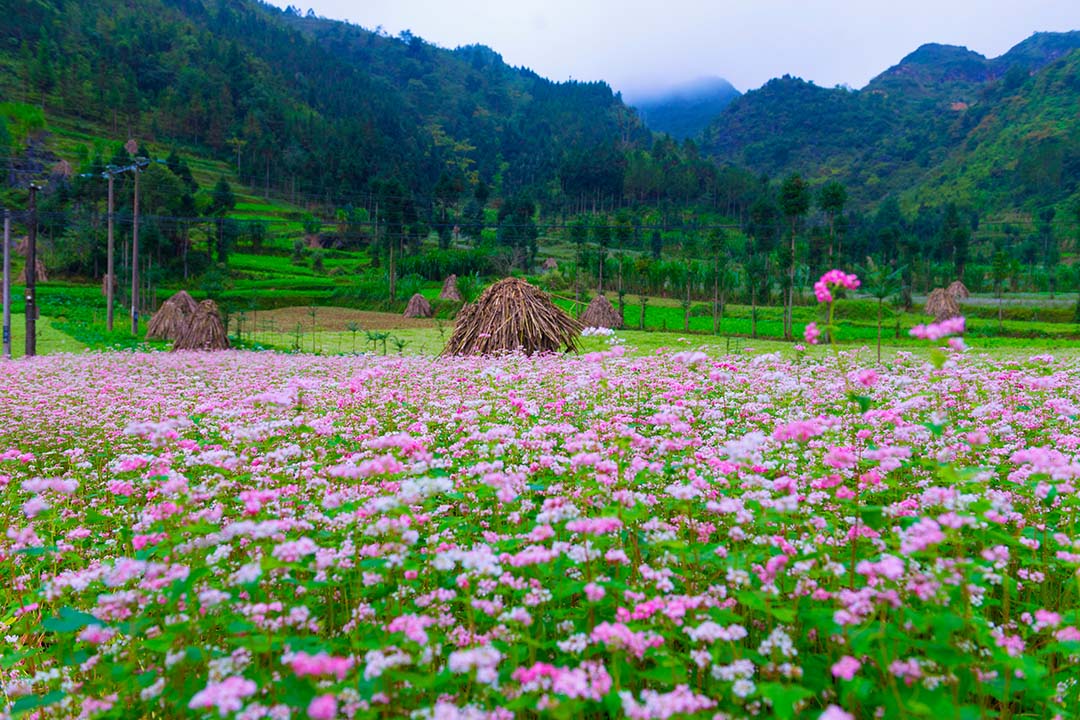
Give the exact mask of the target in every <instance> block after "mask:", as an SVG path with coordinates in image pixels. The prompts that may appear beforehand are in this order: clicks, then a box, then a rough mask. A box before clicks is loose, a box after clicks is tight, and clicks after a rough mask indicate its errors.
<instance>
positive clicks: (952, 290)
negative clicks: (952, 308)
mask: <svg viewBox="0 0 1080 720" xmlns="http://www.w3.org/2000/svg"><path fill="white" fill-rule="evenodd" d="M945 292H947V293H949V295H951V296H952V299H953V300H956V301H957V302H959V301H961V300H967V299H968V298H969V297H971V293H970V292H968V289H967V286H965V285H964V283H962V282H960V281H959V280H953V281H952V283H951V284H950V285H949V287H947V288H945Z"/></svg>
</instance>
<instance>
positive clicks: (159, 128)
mask: <svg viewBox="0 0 1080 720" xmlns="http://www.w3.org/2000/svg"><path fill="white" fill-rule="evenodd" d="M0 68H3V70H4V72H2V73H0V92H2V93H3V95H4V96H6V97H7V98H9V99H16V100H23V101H25V102H27V103H33V104H37V105H41V106H43V107H44V108H45V110H46V115H47V116H49V115H51V116H56V115H61V116H67V117H76V118H79V119H80V120H82V121H84V122H85V123H87V124H89V125H92V126H93V127H96V128H99V129H101V130H102V132H103V134H104V133H106V132H107V133H108V134H110V135H112V136H113V137H117V138H118V139H121V140H122V139H124V138H126V137H128V136H135V137H138V138H139V139H140V140H141V141H143V142H149V143H151V144H155V145H159V146H160V145H165V146H169V145H170V144H172V143H182V144H186V145H189V146H194V147H199V148H205V149H206V150H207V151H208V152H210V153H212V154H215V155H217V156H219V157H225V158H227V157H232V158H234V159H235V162H236V165H238V166H239V169H240V175H241V177H242V178H243V180H244V181H246V182H247V183H249V184H251V185H254V186H267V189H273V190H276V191H278V192H283V193H284V192H291V193H294V194H299V195H301V196H309V197H321V198H336V199H341V198H348V197H349V196H350V195H353V194H356V193H358V192H359V191H362V190H367V189H369V188H370V187H372V183H374V182H376V181H380V180H390V179H392V180H393V181H394V182H400V183H401V184H402V185H403V186H404V187H405V188H407V189H409V190H410V191H411V192H412V193H414V194H417V195H418V196H420V197H431V196H432V195H433V193H434V192H435V187H436V185H437V184H438V183H439V180H440V178H442V177H444V176H446V177H447V178H448V179H449V180H448V182H447V181H444V184H443V188H444V189H445V188H447V187H449V188H456V189H457V190H458V191H460V190H462V189H463V188H464V187H466V186H468V185H475V184H476V183H478V182H479V181H484V182H485V183H487V184H489V185H492V186H495V187H496V189H497V191H498V192H499V193H504V194H511V193H514V192H517V191H519V190H531V191H536V190H538V189H542V188H546V187H547V186H549V185H550V184H551V183H552V182H555V183H558V182H559V180H560V170H561V169H562V166H563V163H564V162H565V161H566V159H567V158H568V157H570V156H572V155H574V154H575V153H578V152H584V151H590V150H593V149H595V148H605V147H606V148H609V149H610V148H612V147H614V146H615V145H616V144H633V143H644V144H646V145H647V144H648V143H649V141H650V134H649V132H648V131H647V130H646V129H645V128H644V127H643V126H642V124H641V123H640V121H639V120H638V119H637V117H636V116H635V114H634V113H633V112H632V111H631V110H630V109H629V108H627V107H626V106H625V105H624V104H623V103H622V101H621V100H620V99H619V97H618V96H617V95H615V94H614V93H613V92H612V91H611V88H610V87H608V86H607V85H606V84H604V83H576V82H568V83H554V82H551V81H549V80H546V79H544V78H541V77H539V76H538V75H536V74H535V73H533V72H531V71H529V70H528V69H525V68H514V67H510V66H508V65H507V64H506V63H504V62H503V60H502V58H501V57H500V56H499V55H498V54H497V53H495V52H494V51H492V50H490V49H488V48H486V47H482V46H470V47H462V48H458V49H456V50H447V49H443V48H439V47H436V46H434V45H431V44H429V43H427V42H425V41H423V40H422V39H421V38H419V37H417V36H415V35H411V34H409V33H403V34H402V35H400V36H398V37H389V36H387V35H385V34H382V33H379V32H371V31H368V30H365V29H363V28H360V27H357V26H355V25H350V24H346V23H342V22H336V21H329V20H324V19H320V18H317V17H314V16H311V15H310V14H309V16H306V17H305V16H301V15H300V14H299V12H298V11H296V10H295V9H290V10H285V11H283V10H279V9H276V8H273V7H271V6H269V5H266V4H263V3H259V2H256V1H255V0H134V1H131V0H94V1H93V2H91V1H90V0H34V2H22V3H16V4H15V5H14V7H11V8H9V10H8V11H7V12H5V13H3V14H0ZM574 180H579V179H575V178H571V182H573V181H574ZM590 189H591V188H590Z"/></svg>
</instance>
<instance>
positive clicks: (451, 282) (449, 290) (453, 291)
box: [439, 275, 464, 302]
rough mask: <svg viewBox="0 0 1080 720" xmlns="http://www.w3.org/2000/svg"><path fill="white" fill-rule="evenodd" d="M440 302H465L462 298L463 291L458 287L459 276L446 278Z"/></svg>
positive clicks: (440, 294)
mask: <svg viewBox="0 0 1080 720" xmlns="http://www.w3.org/2000/svg"><path fill="white" fill-rule="evenodd" d="M439 299H440V300H450V301H452V302H461V301H462V300H464V298H463V297H461V291H460V290H458V286H457V275H451V276H450V277H448V278H446V280H444V281H443V284H442V292H440V293H439Z"/></svg>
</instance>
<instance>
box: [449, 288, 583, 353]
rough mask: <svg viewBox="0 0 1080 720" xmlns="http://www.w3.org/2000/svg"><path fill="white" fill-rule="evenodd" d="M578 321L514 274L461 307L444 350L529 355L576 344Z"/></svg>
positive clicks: (573, 346) (579, 328) (575, 347)
mask: <svg viewBox="0 0 1080 720" xmlns="http://www.w3.org/2000/svg"><path fill="white" fill-rule="evenodd" d="M581 330H582V326H581V323H579V322H578V321H577V320H574V319H573V318H572V317H570V316H569V315H567V314H566V313H565V312H563V311H562V310H560V309H559V308H558V307H557V306H556V305H555V303H553V302H552V301H551V298H549V297H548V296H547V295H545V294H544V293H543V292H541V291H540V290H538V289H537V288H535V287H533V286H532V285H530V284H529V283H527V282H525V281H524V280H521V279H518V278H506V279H505V280H500V281H499V282H497V283H495V284H494V285H492V286H491V287H489V288H488V289H487V290H485V291H484V292H483V293H481V295H480V297H479V298H477V300H476V302H475V303H472V304H470V305H467V306H465V307H464V308H462V310H461V312H460V313H459V314H458V318H457V322H455V323H454V332H453V334H452V335H451V336H450V341H449V342H448V343H447V344H446V348H445V349H444V350H443V355H493V354H497V353H502V352H513V351H515V350H521V351H523V352H525V353H526V354H528V355H532V354H533V353H539V352H555V351H557V350H559V349H560V348H562V347H564V346H565V347H566V348H567V349H568V350H576V349H577V338H578V335H579V334H580V333H581Z"/></svg>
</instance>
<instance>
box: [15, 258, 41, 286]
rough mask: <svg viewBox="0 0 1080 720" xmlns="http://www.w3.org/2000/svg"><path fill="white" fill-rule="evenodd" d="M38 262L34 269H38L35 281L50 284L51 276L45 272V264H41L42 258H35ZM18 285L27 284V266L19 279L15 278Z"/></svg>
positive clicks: (21, 271)
mask: <svg viewBox="0 0 1080 720" xmlns="http://www.w3.org/2000/svg"><path fill="white" fill-rule="evenodd" d="M35 260H36V262H35V263H34V267H36V268H37V272H35V273H34V280H35V281H36V282H49V274H48V273H47V272H45V263H43V262H41V258H35ZM15 284H16V285H25V284H26V266H25V265H24V266H23V269H22V270H20V271H19V277H17V278H15Z"/></svg>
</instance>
